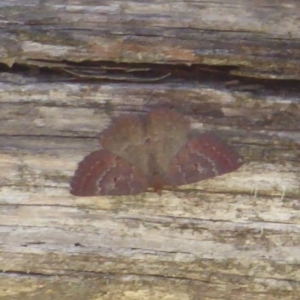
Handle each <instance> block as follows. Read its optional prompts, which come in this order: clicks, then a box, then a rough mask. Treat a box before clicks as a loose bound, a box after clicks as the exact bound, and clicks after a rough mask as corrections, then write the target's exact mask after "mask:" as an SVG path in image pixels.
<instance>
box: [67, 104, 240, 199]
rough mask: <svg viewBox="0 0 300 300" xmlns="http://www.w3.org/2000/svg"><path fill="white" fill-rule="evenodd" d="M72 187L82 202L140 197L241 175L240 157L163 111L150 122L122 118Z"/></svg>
mask: <svg viewBox="0 0 300 300" xmlns="http://www.w3.org/2000/svg"><path fill="white" fill-rule="evenodd" d="M99 142H100V145H101V149H100V150H98V151H94V152H92V153H90V154H88V155H87V156H86V157H85V158H84V159H83V160H82V161H81V162H80V163H79V165H78V168H77V170H76V171H75V174H74V177H73V179H72V181H71V194H73V195H76V196H99V195H136V194H140V193H143V192H145V191H147V190H153V191H155V192H157V193H158V194H161V192H162V190H164V189H169V188H174V187H175V186H180V185H184V184H189V183H194V182H198V181H200V180H204V179H208V178H211V177H215V176H219V175H222V174H225V173H228V172H232V171H235V170H236V169H238V168H239V167H240V166H241V165H242V160H241V159H240V157H239V155H238V154H237V152H236V151H235V150H234V149H233V148H231V147H229V146H228V145H227V144H226V143H225V142H223V141H222V140H220V139H218V138H217V137H215V136H214V135H212V134H209V133H205V134H200V133H196V134H195V133H194V132H192V131H191V129H190V121H189V120H188V118H187V117H185V116H183V115H182V114H180V113H178V112H176V111H175V110H172V109H166V108H160V109H154V110H152V111H150V112H149V113H148V114H147V115H146V116H144V117H138V116H135V115H131V114H127V115H121V116H120V117H118V118H116V119H115V120H114V121H113V122H112V123H111V125H109V126H108V127H107V128H106V129H105V130H104V131H103V132H102V133H101V134H100V137H99Z"/></svg>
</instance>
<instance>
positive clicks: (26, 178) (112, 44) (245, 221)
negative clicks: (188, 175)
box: [0, 0, 300, 300]
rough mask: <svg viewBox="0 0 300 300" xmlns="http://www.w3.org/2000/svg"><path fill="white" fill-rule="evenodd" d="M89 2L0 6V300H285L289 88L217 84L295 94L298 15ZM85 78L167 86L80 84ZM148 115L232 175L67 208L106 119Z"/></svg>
mask: <svg viewBox="0 0 300 300" xmlns="http://www.w3.org/2000/svg"><path fill="white" fill-rule="evenodd" d="M272 2H273V1H272ZM99 3H100V2H99V1H88V3H85V2H82V3H81V2H80V1H79V2H78V1H77V2H76V3H72V2H70V1H69V2H68V3H67V4H66V3H65V2H60V1H56V2H53V1H51V2H49V3H48V2H43V3H39V4H37V3H36V2H34V1H26V2H25V1H18V2H16V3H14V2H12V1H9V2H4V1H2V3H1V4H0V7H1V8H0V9H1V15H2V25H1V26H2V28H1V31H0V44H1V53H2V56H1V58H0V59H1V62H2V63H5V64H7V65H11V64H12V63H17V64H16V65H15V67H14V68H13V69H10V70H8V69H4V68H2V71H6V73H4V72H3V73H0V88H1V97H0V108H1V109H0V166H1V174H0V186H1V190H0V270H2V271H3V273H2V274H0V299H1V300H2V299H5V300H6V299H7V300H8V299H9V300H10V299H25V300H26V299H122V300H123V299H151V300H156V299H200V298H201V299H250V300H251V299H255V300H261V299H268V300H269V299H271V300H273V299H274V300H275V299H276V300H277V299H283V300H286V299H288V300H290V299H298V298H299V292H300V271H299V267H298V264H299V251H300V250H299V245H300V216H299V213H298V212H299V197H300V188H299V186H300V183H299V172H300V161H299V157H300V147H299V145H300V121H299V120H300V102H299V91H300V88H299V86H298V85H299V84H298V83H297V82H292V81H290V82H279V81H272V80H270V79H269V80H267V81H266V80H264V81H263V80H261V81H260V80H255V81H254V80H248V79H247V80H245V79H241V78H239V77H237V76H235V77H234V76H233V74H238V75H243V76H244V77H247V76H253V77H258V78H259V77H265V78H285V79H290V78H293V79H298V80H299V51H298V49H299V37H300V34H299V30H298V28H300V21H299V13H298V11H300V4H299V2H298V1H281V2H280V3H277V4H273V3H271V4H269V5H267V4H266V3H265V2H264V3H262V2H261V1H252V2H251V3H250V2H249V1H233V0H232V1H226V3H223V2H222V3H209V2H204V1H191V2H189V1H182V2H180V1H179V2H174V3H169V2H166V1H147V3H146V2H144V1H101V4H99ZM8 5H10V6H8ZM297 9H298V11H297ZM84 61H88V62H87V63H82V64H74V63H76V62H84ZM118 62H122V63H118ZM124 62H126V63H128V62H129V64H124ZM144 63H149V64H148V65H145V64H144ZM203 63H205V64H210V65H225V66H229V68H228V69H226V68H225V69H224V68H221V67H218V68H211V66H203V65H201V66H196V65H197V64H203ZM172 64H173V65H174V66H172ZM180 64H187V65H191V67H184V66H180ZM24 66H25V69H23V67H24ZM34 66H35V67H38V69H34V68H33V67H34ZM43 66H48V67H49V68H50V69H51V70H50V72H49V71H47V70H46V71H45V70H43V69H39V68H40V67H43ZM233 66H234V67H237V68H232V67H233ZM27 67H29V69H30V72H28V70H27ZM198 67H199V68H198ZM32 68H33V69H32ZM205 68H207V69H209V70H210V72H208V73H207V72H205ZM61 69H65V70H67V71H68V72H67V73H61V72H60V70H61ZM136 69H139V71H137V70H136ZM142 69H143V70H144V71H141V70H142ZM129 70H130V71H129ZM69 71H70V72H69ZM98 71H101V72H102V73H100V76H102V75H103V76H104V77H109V78H112V79H114V80H116V79H120V78H119V77H120V76H125V79H126V80H127V79H128V78H129V79H130V80H131V79H134V80H139V79H143V80H145V79H151V80H152V79H155V78H157V76H158V77H159V76H162V75H164V74H171V75H170V76H169V77H167V78H166V79H164V80H157V81H155V82H151V80H150V82H144V83H126V82H124V80H123V82H121V83H116V82H110V81H106V82H103V81H100V82H99V81H93V82H90V81H85V80H83V79H84V78H83V77H84V76H85V75H84V76H83V77H81V76H80V74H86V73H88V74H89V75H90V74H92V75H93V76H95V75H97V72H98ZM279 71H280V72H279ZM73 72H76V73H77V74H79V77H78V81H77V82H73V81H72V80H73V77H72V76H70V73H73ZM143 72H144V73H146V74H147V75H146V76H144V75H143V74H144V73H143ZM127 73H128V74H129V75H128V74H127ZM141 73H142V75H141ZM118 76H119V77H118ZM116 77H118V78H116ZM237 79H239V80H237ZM145 81H147V80H145ZM158 105H162V106H168V107H174V108H175V109H178V110H179V111H181V112H182V113H185V114H186V115H188V116H189V117H190V118H191V120H192V125H193V128H194V129H196V130H199V131H209V130H213V131H215V132H216V133H217V134H219V135H221V136H222V137H223V138H225V139H226V140H228V141H229V143H231V145H232V146H233V147H235V148H236V150H237V151H238V152H239V153H240V154H241V155H242V156H243V157H244V159H245V164H244V165H243V166H242V167H241V168H240V169H239V170H238V171H237V172H234V173H230V174H227V175H224V176H220V177H217V178H213V179H210V180H207V181H202V182H199V183H197V184H193V185H190V186H184V187H180V188H178V190H176V191H172V192H171V191H164V192H163V195H162V196H161V197H160V196H158V195H156V194H154V193H145V194H142V195H139V196H134V197H133V196H126V197H125V196H121V197H91V198H79V197H73V196H71V195H70V194H69V181H70V178H71V177H72V175H73V172H74V170H75V168H76V165H77V163H78V162H79V161H80V160H81V159H82V157H83V156H84V155H86V154H87V153H89V152H90V151H93V150H95V149H97V148H98V143H97V135H98V133H99V132H100V131H101V130H102V129H103V128H105V127H106V126H107V125H108V124H109V122H110V120H111V118H112V117H114V116H117V115H118V114H120V113H122V112H131V113H143V112H146V111H148V110H149V109H150V108H151V107H154V106H158Z"/></svg>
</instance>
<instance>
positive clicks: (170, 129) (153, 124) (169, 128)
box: [145, 108, 190, 174]
mask: <svg viewBox="0 0 300 300" xmlns="http://www.w3.org/2000/svg"><path fill="white" fill-rule="evenodd" d="M145 128H146V133H147V137H148V148H149V155H150V159H149V163H150V164H151V165H152V168H153V169H154V171H157V172H159V173H162V174H163V173H165V172H166V171H167V169H168V166H169V163H170V161H171V159H172V158H173V157H174V155H176V153H177V152H178V151H179V150H180V149H181V148H182V147H183V146H184V145H185V144H186V142H187V139H188V133H189V131H190V122H189V120H188V119H187V118H186V117H184V116H183V115H181V114H179V113H178V112H176V111H174V110H171V109H166V108H160V109H155V110H153V111H151V112H150V113H149V114H148V115H147V117H146V120H145ZM155 167H156V168H159V169H160V170H155Z"/></svg>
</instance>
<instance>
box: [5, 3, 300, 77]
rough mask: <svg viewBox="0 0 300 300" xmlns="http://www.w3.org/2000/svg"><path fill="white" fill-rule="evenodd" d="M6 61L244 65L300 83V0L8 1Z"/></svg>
mask: <svg viewBox="0 0 300 300" xmlns="http://www.w3.org/2000/svg"><path fill="white" fill-rule="evenodd" d="M1 7H2V24H3V28H2V30H1V33H0V43H1V45H2V50H1V52H2V59H1V61H2V62H3V63H6V64H7V65H12V64H13V63H20V64H27V65H38V66H50V67H51V64H52V63H59V62H60V61H69V62H82V61H100V62H101V61H113V62H126V63H145V62H147V63H155V64H157V63H160V64H161V63H171V64H176V63H177V64H178V63H181V64H188V65H191V64H206V65H228V66H236V67H237V69H235V70H233V71H232V72H233V73H234V74H237V75H239V76H250V77H259V78H263V77H266V78H284V79H297V78H299V68H300V62H299V61H300V60H299V51H298V49H299V47H300V44H299V37H300V34H299V16H298V11H299V10H300V4H299V1H297V0H285V1H281V2H271V3H267V4H266V3H265V2H261V1H260V0H256V1H251V2H249V1H237V0H231V1H229V0H228V1H225V2H224V1H223V2H222V3H219V2H207V1H203V0H198V1H176V2H170V3H169V2H166V1H164V0H160V1H147V2H143V1H129V0H127V1H101V3H99V1H95V0H94V1H88V2H85V1H75V2H72V1H68V3H65V2H64V1H55V2H53V1H46V2H43V3H39V2H36V1H25V0H23V1H2V4H1Z"/></svg>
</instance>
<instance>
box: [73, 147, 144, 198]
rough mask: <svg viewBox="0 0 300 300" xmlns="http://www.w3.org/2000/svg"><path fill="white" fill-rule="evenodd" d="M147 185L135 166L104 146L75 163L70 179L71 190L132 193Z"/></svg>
mask: <svg viewBox="0 0 300 300" xmlns="http://www.w3.org/2000/svg"><path fill="white" fill-rule="evenodd" d="M147 187H148V183H147V179H146V177H145V176H144V174H143V173H142V171H140V170H139V169H138V168H137V167H135V166H134V165H132V164H131V163H129V162H128V161H126V160H125V159H123V158H121V157H119V156H117V155H115V154H113V153H111V152H109V151H107V150H99V151H95V152H92V153H90V154H89V155H87V156H86V157H85V158H84V159H83V160H82V161H81V162H80V163H79V165H78V168H77V170H76V171H75V175H74V177H73V179H72V181H71V194H73V195H75V196H98V195H135V194H140V193H143V192H145V191H146V190H147Z"/></svg>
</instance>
